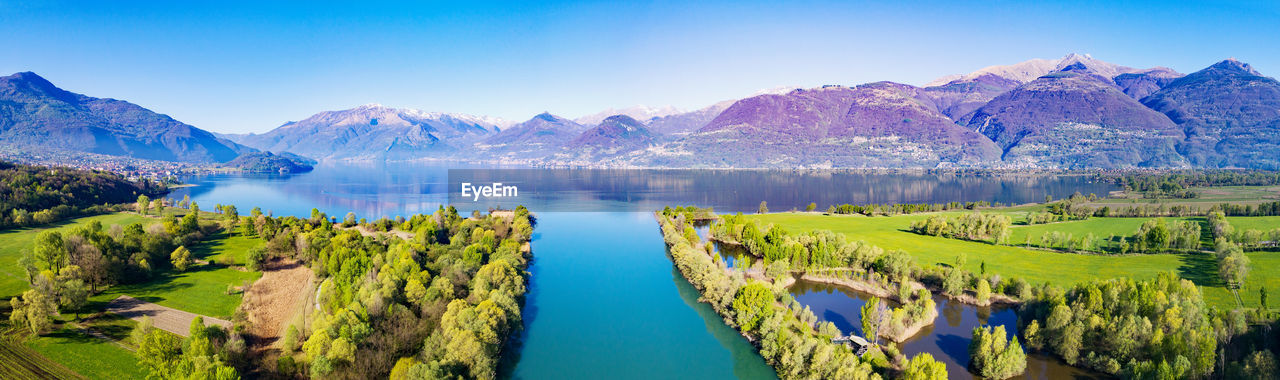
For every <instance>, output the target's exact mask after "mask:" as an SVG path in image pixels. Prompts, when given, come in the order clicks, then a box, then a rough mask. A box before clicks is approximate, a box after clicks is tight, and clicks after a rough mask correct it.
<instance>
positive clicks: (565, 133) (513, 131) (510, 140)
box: [475, 113, 587, 159]
mask: <svg viewBox="0 0 1280 380" xmlns="http://www.w3.org/2000/svg"><path fill="white" fill-rule="evenodd" d="M586 130H587V127H585V126H583V125H581V124H578V123H575V122H573V120H569V119H565V118H562V117H559V116H556V115H552V114H550V113H541V114H538V115H537V116H534V117H533V118H531V119H529V120H528V121H525V122H523V123H520V124H516V125H513V126H511V127H508V128H506V129H503V130H502V131H501V132H498V133H497V134H494V135H493V136H490V137H488V138H486V139H484V141H481V142H480V143H477V144H476V145H475V146H476V148H477V150H479V151H481V152H483V154H484V155H485V156H487V157H493V156H495V155H496V156H498V157H503V158H515V159H519V158H534V157H542V156H546V155H548V154H551V153H555V152H556V151H557V150H559V149H560V147H562V146H564V145H565V144H567V143H569V142H570V141H572V140H573V139H575V138H577V137H578V135H579V134H581V133H582V132H584V131H586Z"/></svg>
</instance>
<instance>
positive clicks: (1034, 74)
mask: <svg viewBox="0 0 1280 380" xmlns="http://www.w3.org/2000/svg"><path fill="white" fill-rule="evenodd" d="M1076 63H1079V64H1081V65H1084V67H1087V68H1089V70H1091V71H1093V73H1094V74H1097V75H1100V76H1103V77H1106V78H1113V77H1115V76H1116V75H1120V74H1125V73H1134V72H1138V71H1141V70H1138V69H1135V68H1132V67H1127V66H1121V65H1117V64H1114V63H1109V62H1104V61H1102V60H1098V59H1094V58H1093V56H1090V55H1088V54H1076V53H1071V54H1067V55H1066V56H1063V57H1062V58H1058V59H1043V58H1036V59H1032V60H1028V61H1023V62H1020V63H1016V64H1012V65H1001V66H989V67H984V68H982V69H979V70H978V71H974V72H972V73H968V74H957V75H948V76H944V77H942V78H938V79H934V80H933V81H932V82H929V83H927V84H925V87H936V86H943V85H946V84H948V83H952V82H957V81H958V82H971V81H974V80H977V79H978V77H981V76H983V75H994V76H997V77H1001V78H1005V79H1008V80H1012V81H1015V82H1019V83H1027V82H1030V81H1033V80H1035V79H1037V78H1040V77H1042V76H1045V75H1046V74H1049V73H1051V72H1055V71H1062V69H1064V68H1066V67H1067V66H1071V65H1072V64H1076Z"/></svg>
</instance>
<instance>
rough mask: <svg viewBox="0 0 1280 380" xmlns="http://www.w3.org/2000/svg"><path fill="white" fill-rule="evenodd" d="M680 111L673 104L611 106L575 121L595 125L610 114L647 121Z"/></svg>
mask: <svg viewBox="0 0 1280 380" xmlns="http://www.w3.org/2000/svg"><path fill="white" fill-rule="evenodd" d="M678 113H681V111H680V109H679V108H675V107H672V106H666V107H657V108H655V107H649V106H633V107H627V108H623V109H613V108H610V109H607V110H604V111H600V112H597V113H594V114H590V115H586V116H583V117H579V118H577V119H574V120H573V121H575V122H577V123H578V124H582V125H586V126H595V125H596V124H600V123H601V122H603V121H604V119H607V118H609V117H610V116H615V115H626V116H629V117H631V118H632V119H636V120H639V121H641V122H646V121H649V119H652V118H655V117H663V116H671V115H675V114H678Z"/></svg>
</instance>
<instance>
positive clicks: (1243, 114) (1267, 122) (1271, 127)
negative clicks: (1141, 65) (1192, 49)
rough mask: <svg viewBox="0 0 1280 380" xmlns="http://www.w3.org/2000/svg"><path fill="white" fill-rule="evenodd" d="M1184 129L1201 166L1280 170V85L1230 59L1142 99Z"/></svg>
mask: <svg viewBox="0 0 1280 380" xmlns="http://www.w3.org/2000/svg"><path fill="white" fill-rule="evenodd" d="M1142 102H1143V104H1145V105H1147V106H1148V107H1151V109H1154V110H1156V111H1159V112H1162V113H1164V114H1165V115H1168V116H1169V118H1170V119H1172V120H1173V121H1174V122H1176V123H1178V125H1179V126H1181V127H1182V128H1183V129H1184V131H1185V133H1186V135H1187V139H1186V141H1184V142H1183V143H1182V144H1181V145H1180V146H1179V151H1180V152H1182V154H1184V155H1186V157H1187V159H1188V160H1189V161H1190V162H1191V163H1192V164H1193V165H1196V166H1201V167H1246V168H1264V169H1280V82H1277V81H1276V80H1275V79H1274V78H1269V77H1265V76H1263V75H1262V74H1261V73H1259V72H1258V71H1256V70H1254V69H1253V68H1252V67H1251V66H1249V65H1248V64H1246V63H1243V62H1240V61H1236V60H1234V59H1228V60H1225V61H1222V62H1218V63H1216V64H1214V65H1212V66H1209V67H1208V68H1205V69H1204V70H1200V71H1197V72H1195V73H1192V74H1189V75H1187V76H1185V77H1182V78H1179V79H1177V80H1174V81H1172V82H1170V83H1169V84H1168V85H1167V86H1165V87H1164V88H1163V89H1161V90H1160V91H1157V92H1156V93H1154V94H1151V96H1149V97H1147V98H1145V99H1143V100H1142Z"/></svg>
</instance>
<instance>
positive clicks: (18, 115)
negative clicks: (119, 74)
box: [0, 72, 253, 162]
mask: <svg viewBox="0 0 1280 380" xmlns="http://www.w3.org/2000/svg"><path fill="white" fill-rule="evenodd" d="M0 143H7V144H10V145H18V146H23V145H27V146H37V147H44V148H51V149H65V150H72V151H82V152H91V153H99V154H106V155H114V156H128V157H135V158H143V159H150V160H164V161H182V162H226V161H230V160H232V159H234V158H236V156H238V155H240V154H241V153H246V152H251V151H253V149H249V148H246V147H244V146H241V145H239V144H236V143H234V142H231V141H229V140H226V139H220V138H218V137H216V136H214V135H213V134H211V133H209V132H207V131H204V130H202V129H199V128H196V127H193V126H190V125H187V124H184V123H182V122H179V121H177V120H174V119H173V118H171V117H169V116H166V115H162V114H158V113H155V112H152V111H150V110H148V109H146V108H142V107H140V106H138V105H136V104H133V103H129V102H126V101H122V100H115V99H101V98H94V97H89V96H84V95H80V94H76V93H72V92H69V91H66V90H63V89H60V88H58V87H57V86H54V85H53V83H50V82H49V81H48V80H45V79H44V78H41V77H40V76H39V75H36V74H35V73H31V72H22V73H17V74H13V75H9V76H6V77H0Z"/></svg>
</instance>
